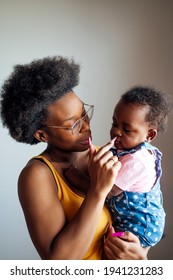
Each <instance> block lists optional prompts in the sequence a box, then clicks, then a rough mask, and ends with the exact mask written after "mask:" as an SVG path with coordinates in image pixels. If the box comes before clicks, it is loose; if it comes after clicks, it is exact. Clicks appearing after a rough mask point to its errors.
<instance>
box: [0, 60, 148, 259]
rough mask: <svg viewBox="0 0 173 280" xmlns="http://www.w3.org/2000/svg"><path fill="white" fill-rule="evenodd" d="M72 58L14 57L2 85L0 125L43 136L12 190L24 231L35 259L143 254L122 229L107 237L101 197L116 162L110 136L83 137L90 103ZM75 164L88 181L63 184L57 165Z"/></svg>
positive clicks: (18, 134)
mask: <svg viewBox="0 0 173 280" xmlns="http://www.w3.org/2000/svg"><path fill="white" fill-rule="evenodd" d="M78 81H79V65H77V64H76V63H75V62H74V61H73V60H68V59H66V58H63V57H52V58H50V57H47V58H44V59H40V60H35V61H33V62H31V63H30V64H27V65H18V66H16V67H15V69H14V72H13V73H12V75H11V76H10V77H9V79H8V80H7V81H6V82H5V83H4V85H3V87H2V100H1V106H2V109H1V117H2V121H3V125H4V126H6V127H7V128H8V129H9V132H10V134H11V136H12V137H13V138H14V139H15V140H16V141H18V142H23V143H28V144H31V145H33V144H37V143H39V142H45V143H47V147H46V149H45V150H44V151H43V152H42V153H41V154H40V155H39V156H37V157H34V158H32V159H31V160H30V161H29V162H28V163H27V165H26V166H25V167H24V168H23V170H22V171H21V174H20V176H19V180H18V193H19V199H20V203H21V206H22V208H23V212H24V215H25V219H26V223H27V227H28V230H29V233H30V236H31V239H32V241H33V243H34V245H35V248H36V249H37V251H38V253H39V255H40V257H41V258H42V259H68V260H70V259H101V258H103V247H104V254H105V256H106V258H107V259H145V258H146V254H147V250H144V249H142V248H141V246H140V244H139V241H138V239H137V238H136V237H135V236H134V235H133V234H130V233H125V235H124V236H123V238H122V239H120V238H116V237H112V236H111V232H112V231H113V230H112V227H109V230H108V232H107V238H106V239H105V242H104V244H105V245H103V237H104V235H105V233H106V231H107V228H108V225H109V224H110V223H111V219H110V214H109V212H108V210H107V209H106V208H105V207H104V201H105V198H106V196H107V194H108V193H109V191H110V189H111V187H112V185H113V182H114V181H115V178H116V175H117V172H118V170H119V168H120V163H119V162H118V161H117V158H116V157H113V156H112V153H111V152H110V151H109V149H110V148H111V147H112V145H113V143H112V142H110V143H108V144H107V145H105V146H104V147H102V148H101V149H99V151H96V150H97V149H96V147H94V146H93V145H90V141H89V139H91V138H92V135H91V131H90V126H89V123H90V120H91V118H92V114H93V106H89V105H87V104H84V103H83V102H82V101H81V100H80V99H79V98H78V97H77V96H76V94H75V93H74V91H73V88H74V87H75V86H77V84H78ZM69 166H74V167H75V168H76V169H79V171H80V172H82V173H83V174H84V175H85V176H86V177H88V176H89V177H90V181H91V183H90V185H89V187H88V189H85V188H84V189H82V187H80V188H78V187H77V186H74V185H71V184H69V183H68V182H67V181H66V179H65V176H64V171H65V170H66V169H68V168H69Z"/></svg>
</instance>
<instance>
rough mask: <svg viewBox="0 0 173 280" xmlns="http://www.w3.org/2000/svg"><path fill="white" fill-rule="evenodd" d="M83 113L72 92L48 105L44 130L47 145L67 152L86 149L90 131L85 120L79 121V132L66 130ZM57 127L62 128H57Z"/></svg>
mask: <svg viewBox="0 0 173 280" xmlns="http://www.w3.org/2000/svg"><path fill="white" fill-rule="evenodd" d="M85 113H86V111H85V108H84V104H83V102H82V101H81V100H80V99H79V98H78V97H77V96H76V95H75V93H74V92H73V91H71V92H69V93H67V94H66V95H65V96H63V97H61V98H60V99H59V100H58V101H56V102H54V103H53V104H51V105H49V107H48V117H47V121H46V123H45V126H46V127H45V129H44V131H45V132H46V137H47V139H46V141H47V143H48V145H49V146H52V147H55V148H58V149H61V150H64V151H69V152H71V151H84V150H86V149H88V147H89V137H91V130H90V124H89V120H88V119H87V118H84V119H83V120H82V121H81V128H80V130H79V131H77V132H76V130H75V128H74V129H73V131H72V130H71V129H66V128H69V127H72V126H73V124H74V123H75V122H76V121H78V120H79V119H81V118H82V117H83V116H84V115H85ZM56 126H58V127H56ZM59 126H60V127H61V126H62V127H64V128H59Z"/></svg>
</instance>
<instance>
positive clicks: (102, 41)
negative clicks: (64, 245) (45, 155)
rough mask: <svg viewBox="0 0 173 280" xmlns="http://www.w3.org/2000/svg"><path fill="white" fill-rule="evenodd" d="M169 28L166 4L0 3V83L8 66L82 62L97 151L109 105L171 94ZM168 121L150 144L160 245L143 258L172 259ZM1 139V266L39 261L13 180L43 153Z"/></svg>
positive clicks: (172, 7)
mask: <svg viewBox="0 0 173 280" xmlns="http://www.w3.org/2000/svg"><path fill="white" fill-rule="evenodd" d="M172 29H173V1H171V0H170V1H169V0H87V1H85V0H30V1H28V0H14V1H10V0H4V1H3V0H0V65H1V71H0V84H2V82H3V81H4V79H6V78H7V76H8V75H9V74H10V72H11V70H12V67H13V65H14V64H18V63H26V62H30V61H31V60H33V59H35V58H42V57H45V56H51V55H64V56H69V57H74V58H75V60H76V61H77V62H80V63H82V69H81V82H80V85H79V86H78V87H77V88H76V93H77V94H78V95H79V97H80V98H82V99H83V100H84V101H85V102H87V103H91V104H94V105H95V114H94V118H93V121H92V128H93V142H94V143H96V144H99V145H102V144H104V143H105V142H107V141H108V139H109V129H110V124H111V121H112V119H111V117H112V112H113V108H114V105H115V103H116V102H117V100H118V98H119V96H120V95H121V94H122V93H123V92H124V91H125V90H127V89H128V88H129V87H131V86H133V85H134V84H139V83H142V84H150V85H154V86H156V87H158V88H161V89H163V90H165V91H168V92H169V93H171V94H172V95H173V83H172V80H173V70H172V69H173V55H172V50H173V32H172ZM171 118H172V117H171ZM172 120H173V119H172ZM172 120H171V119H170V121H169V128H168V131H167V133H166V134H165V135H162V136H160V137H158V139H157V141H156V143H155V145H156V144H157V146H158V147H159V148H160V149H161V150H162V152H163V154H164V158H163V177H162V186H163V187H162V189H163V193H164V205H165V209H166V212H167V220H166V230H165V238H164V239H163V240H162V241H161V242H160V243H159V245H157V246H156V247H155V248H153V249H151V250H150V254H149V258H150V259H173V250H172V249H170V245H171V244H172V240H173V239H172V238H173V227H172V213H173V203H172V197H173V190H172V189H173V188H172V187H173V175H172V174H173V172H172V155H173V148H172V144H171V142H172V141H171V138H172V136H173V126H172ZM0 136H1V137H0V142H1V145H0V155H1V167H0V259H6V260H8V259H39V257H38V255H37V252H36V251H35V249H34V247H33V245H32V243H31V241H30V238H29V235H28V232H27V229H26V225H25V221H24V217H23V213H22V210H21V208H20V205H19V201H18V196H17V178H18V175H19V172H20V170H21V169H22V168H23V166H24V165H25V163H26V162H27V161H28V160H29V158H31V157H32V156H34V155H36V154H38V153H40V151H41V150H42V149H43V148H44V146H42V144H40V145H37V146H34V147H32V146H28V145H25V144H19V143H17V142H15V141H14V140H13V139H11V138H10V137H9V135H8V132H7V130H6V129H5V128H3V127H2V125H1V124H0Z"/></svg>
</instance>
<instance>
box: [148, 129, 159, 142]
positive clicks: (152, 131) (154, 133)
mask: <svg viewBox="0 0 173 280" xmlns="http://www.w3.org/2000/svg"><path fill="white" fill-rule="evenodd" d="M156 136H157V129H150V130H149V131H148V135H147V142H151V141H153V140H154V139H155V138H156Z"/></svg>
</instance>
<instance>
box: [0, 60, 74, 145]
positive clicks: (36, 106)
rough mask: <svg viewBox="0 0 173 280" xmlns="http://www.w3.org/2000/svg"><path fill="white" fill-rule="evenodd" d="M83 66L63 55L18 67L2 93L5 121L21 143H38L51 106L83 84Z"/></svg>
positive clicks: (13, 135) (3, 118)
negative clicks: (38, 135)
mask: <svg viewBox="0 0 173 280" xmlns="http://www.w3.org/2000/svg"><path fill="white" fill-rule="evenodd" d="M79 72H80V66H79V64H76V63H75V62H74V60H73V59H68V58H65V57H61V56H53V57H46V58H43V59H37V60H33V61H32V62H31V63H29V64H25V65H16V66H15V67H14V70H13V72H12V74H11V75H10V76H9V78H8V79H7V80H6V81H5V82H4V84H3V86H2V90H1V118H2V123H3V126H6V127H7V128H8V130H9V133H10V135H11V136H12V137H13V138H14V139H15V140H16V141H18V142H23V143H27V144H31V145H33V144H37V143H38V142H39V141H38V140H37V139H36V138H35V137H34V136H33V133H34V132H35V131H36V130H37V129H39V128H41V126H42V125H43V123H44V121H45V120H46V113H47V110H46V109H47V106H48V105H50V104H51V103H53V102H54V101H56V100H58V99H59V98H61V97H62V96H64V95H65V94H66V93H68V92H69V91H71V90H73V88H74V87H75V86H77V85H78V83H79Z"/></svg>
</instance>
